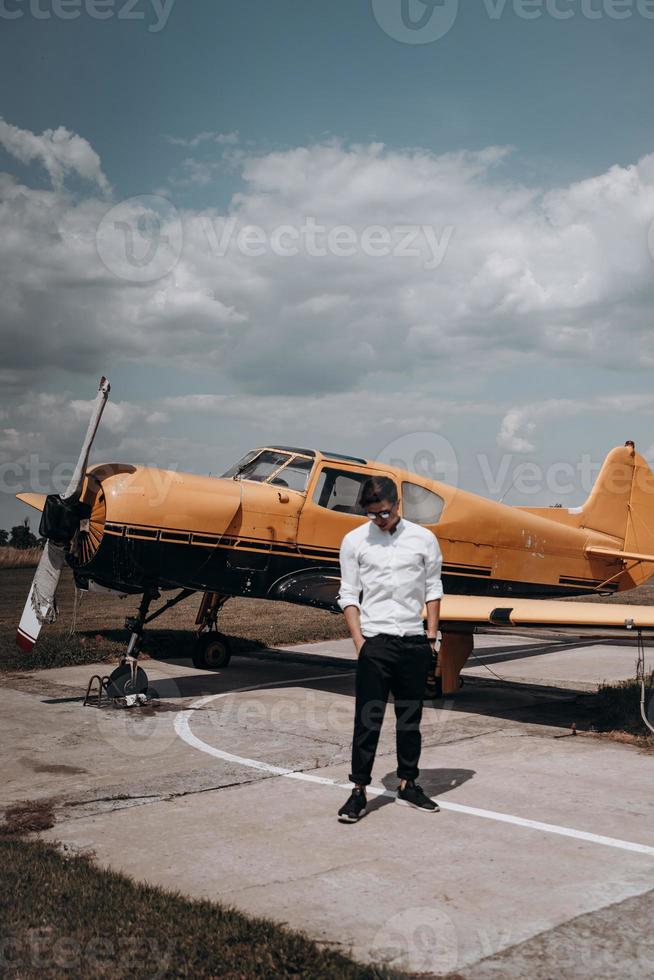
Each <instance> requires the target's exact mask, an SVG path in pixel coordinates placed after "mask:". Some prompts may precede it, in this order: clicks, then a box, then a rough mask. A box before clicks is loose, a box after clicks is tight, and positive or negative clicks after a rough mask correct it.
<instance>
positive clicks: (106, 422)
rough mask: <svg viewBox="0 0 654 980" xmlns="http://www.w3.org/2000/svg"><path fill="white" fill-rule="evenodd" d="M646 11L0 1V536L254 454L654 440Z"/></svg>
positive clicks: (588, 6) (590, 453)
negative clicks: (31, 494)
mask: <svg viewBox="0 0 654 980" xmlns="http://www.w3.org/2000/svg"><path fill="white" fill-rule="evenodd" d="M653 40H654V0H633V2H632V0H542V2H541V0H466V3H465V4H464V3H463V2H460V3H458V2H456V0H429V2H423V0H331V2H330V3H325V2H323V3H318V2H317V0H302V2H300V0H249V2H247V3H226V2H222V0H204V2H201V0H186V2H184V0H0V215H1V218H0V220H1V228H0V231H1V234H0V491H1V492H0V527H10V526H11V525H12V524H14V523H16V522H17V521H19V520H21V519H22V518H23V516H24V515H26V514H28V513H29V511H28V510H27V509H26V508H25V507H24V505H22V504H20V503H19V502H17V501H16V500H15V499H14V494H15V493H16V492H17V491H19V490H24V489H28V490H30V489H31V490H34V491H37V492H48V491H49V490H56V491H61V490H63V489H64V487H65V485H66V482H67V481H66V476H67V474H69V473H70V470H71V468H72V465H73V463H74V460H75V458H76V455H77V451H78V447H79V445H80V443H81V439H82V436H83V432H84V430H85V427H86V421H87V418H88V414H89V410H90V403H91V401H92V399H93V397H94V394H95V391H96V389H97V382H98V379H99V377H100V375H102V374H105V375H107V376H108V377H109V379H110V381H111V385H112V392H111V401H110V403H109V407H108V409H107V411H106V413H105V417H104V419H103V423H102V427H101V430H100V433H99V434H98V438H97V440H96V445H95V447H94V453H93V457H92V458H93V460H94V461H100V460H107V461H109V460H110V461H125V462H132V463H145V464H148V465H156V466H162V467H166V468H171V469H178V470H190V471H192V472H198V473H213V474H219V473H220V472H222V471H223V470H225V469H226V468H227V467H228V466H229V465H230V464H231V463H232V462H233V461H234V460H235V459H238V458H239V457H241V456H242V455H244V454H245V452H246V451H247V450H248V449H249V448H251V447H253V446H258V445H264V444H287V445H288V444H294V445H299V446H307V447H317V448H324V449H328V450H332V451H339V452H350V453H355V454H357V455H361V456H364V457H368V458H377V459H385V460H387V461H389V462H391V461H393V462H396V463H397V464H399V465H406V466H408V468H410V469H416V470H418V471H419V472H425V473H428V474H431V475H433V476H434V477H436V478H440V479H446V480H447V481H448V482H453V483H456V484H457V485H459V486H461V487H463V488H465V489H468V490H473V491H474V492H478V493H482V494H484V495H485V496H489V497H492V498H494V499H504V500H505V501H506V502H507V503H512V504H532V505H546V504H553V503H563V504H564V505H565V506H576V505H578V504H580V503H581V502H582V501H583V499H584V497H585V496H586V495H587V493H588V491H589V489H590V486H591V485H592V480H593V478H594V475H595V474H596V472H597V469H598V467H599V465H600V464H601V461H602V459H603V458H604V456H605V455H606V453H607V452H608V450H609V449H610V448H612V447H613V446H615V445H620V444H622V443H623V442H624V441H625V440H626V439H634V440H635V441H636V444H637V447H638V448H639V449H640V450H641V451H642V452H643V453H644V454H646V455H648V456H654V431H653V426H652V419H653V418H654V391H653V390H652V384H651V380H652V368H653V367H654V334H653V333H652V329H651V328H652V308H653V305H654V228H653V225H652V223H653V222H654V100H652V98H651V91H652V88H653V86H652V75H653V70H652V58H651V50H652V42H653Z"/></svg>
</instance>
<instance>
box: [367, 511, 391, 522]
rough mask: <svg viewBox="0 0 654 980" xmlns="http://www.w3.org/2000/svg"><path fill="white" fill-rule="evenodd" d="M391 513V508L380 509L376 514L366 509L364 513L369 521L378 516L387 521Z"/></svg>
mask: <svg viewBox="0 0 654 980" xmlns="http://www.w3.org/2000/svg"><path fill="white" fill-rule="evenodd" d="M392 513H393V511H392V510H380V511H378V512H377V513H376V514H375V513H373V512H372V511H368V512H367V513H366V517H367V518H368V520H369V521H376V520H377V518H378V517H381V519H382V521H387V520H388V518H389V517H390V516H391V514H392Z"/></svg>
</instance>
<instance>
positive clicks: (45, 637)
mask: <svg viewBox="0 0 654 980" xmlns="http://www.w3.org/2000/svg"><path fill="white" fill-rule="evenodd" d="M32 575H33V572H32V570H31V569H29V568H23V569H20V568H19V569H16V570H10V569H6V570H3V569H0V671H3V670H5V671H6V670H36V669H39V668H43V667H63V666H65V665H66V664H78V663H93V662H99V661H102V660H112V659H115V658H118V657H119V656H120V655H121V653H123V651H124V649H125V645H126V643H127V639H128V634H127V632H126V631H125V627H124V624H125V617H126V616H133V615H134V613H135V612H136V609H137V608H138V603H139V597H138V596H132V597H128V598H126V599H119V598H118V597H117V596H105V595H97V594H95V595H94V594H82V596H81V598H79V599H78V602H77V609H76V610H75V589H74V586H73V578H72V573H71V571H70V569H68V568H65V569H64V571H63V574H62V577H61V583H60V586H59V589H58V592H57V603H58V605H59V610H60V613H59V618H58V620H57V622H56V623H54V624H53V625H52V626H48V627H45V628H44V629H43V631H42V632H41V636H40V637H39V641H38V643H37V644H36V646H35V647H34V649H33V651H32V652H31V653H29V654H26V653H24V652H23V651H21V650H19V649H18V648H17V646H16V643H15V635H16V626H17V625H18V622H19V620H20V616H21V612H22V610H23V606H24V604H25V600H26V598H27V595H28V593H29V589H30V584H31V581H32ZM170 596H171V593H166V594H165V598H166V599H167V598H170ZM199 602H200V596H199V595H198V596H192V597H191V598H190V599H187V600H185V601H184V602H181V603H180V604H179V605H178V606H175V607H174V608H173V609H170V610H168V612H166V613H164V614H163V616H162V617H161V618H160V619H158V620H155V622H153V623H152V625H151V626H150V627H148V629H147V630H146V634H145V642H144V647H143V650H144V653H146V654H149V655H150V656H152V657H155V658H159V657H162V658H165V657H189V656H190V655H191V652H192V646H193V642H194V638H195V616H196V613H197V610H198V605H199ZM160 604H161V600H159V602H158V603H157V604H156V605H160ZM73 621H74V622H75V631H74V632H73V633H72V634H71V630H70V628H71V625H72V623H73ZM219 623H220V629H221V631H222V632H223V633H225V634H227V635H228V636H230V637H232V639H233V648H234V650H235V651H237V650H238V649H239V648H243V647H247V648H250V649H251V648H252V647H261V646H272V647H275V646H280V645H283V644H292V643H304V642H308V641H311V640H330V639H340V638H344V637H347V636H348V632H347V628H346V626H345V620H344V618H343V616H342V615H340V614H334V613H329V612H325V611H324V610H321V609H311V608H309V607H307V606H295V605H290V604H289V603H286V602H270V601H267V600H265V599H230V600H229V602H227V604H226V605H225V608H224V609H223V611H222V612H221V615H220V621H219Z"/></svg>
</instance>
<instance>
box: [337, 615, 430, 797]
mask: <svg viewBox="0 0 654 980" xmlns="http://www.w3.org/2000/svg"><path fill="white" fill-rule="evenodd" d="M431 665H432V652H431V647H430V645H429V642H428V641H427V638H426V637H425V636H424V634H420V635H417V636H391V635H390V634H389V633H379V634H378V635H377V636H372V637H370V638H369V639H367V640H366V642H365V643H364V644H363V646H362V647H361V650H360V652H359V660H358V663H357V674H356V709H355V717H354V737H353V739H352V772H351V773H350V781H351V782H353V783H356V784H357V785H359V786H368V784H369V783H370V782H371V773H372V766H373V762H374V761H375V753H376V751H377V744H378V742H379V733H380V732H381V727H382V722H383V720H384V713H385V711H386V703H387V701H388V695H389V693H391V694H392V695H393V698H394V701H395V738H396V745H397V775H398V777H399V778H400V779H415V778H416V777H417V775H418V760H419V759H420V747H421V739H420V719H421V718H422V699H423V695H424V693H425V684H426V681H427V675H428V674H429V670H430V668H431Z"/></svg>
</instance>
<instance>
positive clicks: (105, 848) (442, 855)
mask: <svg viewBox="0 0 654 980" xmlns="http://www.w3.org/2000/svg"><path fill="white" fill-rule="evenodd" d="M505 640H506V638H502V645H503V646H507V644H506V643H505ZM521 642H522V643H523V645H524V643H525V641H524V640H522V641H521ZM541 642H542V641H541ZM509 646H510V644H509ZM321 652H323V653H324V652H325V651H321ZM339 652H340V651H339ZM344 653H345V650H344V649H343V654H344ZM593 655H594V652H593V650H586V651H583V650H574V651H572V650H571V651H567V652H566V653H565V654H564V655H563V656H565V657H567V658H573V660H574V661H575V662H576V663H577V674H578V675H581V674H582V673H583V674H584V676H587V670H588V664H589V663H591V662H592V658H593ZM615 656H616V657H617V656H619V657H620V658H623V660H624V661H627V662H628V663H629V668H630V670H629V673H630V674H633V670H632V669H631V665H632V663H633V651H631V650H628V649H627V650H625V648H621V649H620V652H619V654H616V655H615ZM538 660H539V657H538V656H534V657H533V658H530V657H527V658H525V659H524V660H523V661H515V660H514V661H511V663H516V662H520V663H521V665H522V666H521V669H523V670H526V671H527V672H528V673H529V672H531V676H532V680H533V679H534V675H535V673H536V670H537V669H539V668H538V667H537V666H536V667H535V666H534V665H535V664H536V665H537V662H538ZM566 663H568V664H571V663H572V661H571V660H569V659H568V660H567V661H566ZM343 667H344V668H345V670H346V671H347V670H351V667H352V665H351V664H348V663H347V662H344V663H343ZM147 669H148V673H149V674H150V676H151V678H152V680H153V684H154V686H155V688H157V689H158V691H157V693H158V694H159V698H160V708H159V710H157V711H156V712H154V713H152V714H149V715H146V714H145V713H142V714H139V713H138V709H134V712H117V711H114V710H113V709H110V710H106V711H98V710H96V709H92V708H86V709H82V708H81V705H80V702H78V701H66V700H62V699H63V698H66V697H72V696H73V694H74V693H75V692H79V690H80V689H81V687H82V686H83V685H85V681H86V679H87V678H88V676H89V674H90V673H91V672H92V668H91V667H88V666H87V667H83V668H77V667H76V668H64V669H59V670H54V671H41V672H38V673H37V674H31V675H22V676H21V677H19V678H14V679H11V678H9V679H7V681H6V683H7V684H10V685H12V686H10V687H8V686H6V687H5V689H4V690H3V692H2V696H3V700H4V702H5V708H6V710H5V711H4V712H3V715H2V721H0V725H1V728H0V735H1V738H0V746H1V748H0V756H2V757H3V758H2V765H3V772H5V773H6V775H8V777H9V779H8V781H6V782H5V784H4V787H3V792H2V796H3V797H4V800H3V802H4V803H5V804H6V803H9V802H12V801H15V800H19V799H25V798H30V799H34V798H37V797H40V798H49V799H52V798H54V799H56V800H57V801H58V802H57V805H56V812H57V824H56V826H55V827H54V828H53V829H52V830H51V831H49V832H47V833H46V834H44V835H43V836H44V837H45V838H46V839H50V840H57V841H60V842H62V843H63V844H65V845H66V846H68V847H70V848H72V849H87V848H88V849H91V850H93V851H94V852H95V854H96V857H97V860H98V861H99V862H100V863H101V864H103V865H106V866H108V867H112V868H114V869H117V870H121V871H124V872H126V873H128V874H130V875H133V876H134V877H136V878H138V879H142V880H146V881H149V882H151V883H155V884H159V885H162V886H164V887H166V888H171V889H175V890H177V889H179V890H181V891H183V892H185V893H186V894H188V895H191V896H196V897H206V898H211V899H215V900H218V901H221V902H223V903H225V904H228V905H233V906H235V907H237V908H239V909H242V910H243V911H246V912H250V913H255V914H261V915H266V916H269V917H271V918H273V919H275V920H277V921H280V922H285V923H287V924H288V925H289V926H291V927H293V928H300V929H303V930H305V931H306V932H307V933H308V934H309V935H310V936H312V937H313V938H315V939H316V940H318V941H320V942H323V943H326V944H329V945H330V946H333V947H334V948H338V949H341V950H343V951H345V952H350V953H352V955H354V956H355V957H357V958H358V959H360V960H362V961H374V962H387V963H389V964H391V965H394V966H397V967H403V968H406V969H410V970H413V971H416V972H419V971H423V972H428V973H442V972H446V971H448V970H454V969H460V968H462V967H465V966H466V965H469V964H472V963H475V962H477V961H479V960H480V959H482V958H484V957H487V956H489V955H492V954H494V953H496V952H498V951H500V950H502V949H506V948H508V947H511V946H514V945H515V944H516V943H520V942H521V941H523V940H525V939H528V938H529V937H531V936H534V935H536V934H538V933H542V932H544V931H547V930H550V929H552V928H553V927H555V926H557V925H559V924H561V923H565V922H567V921H569V920H570V919H571V918H574V917H576V916H579V915H580V914H582V913H584V912H590V911H593V910H595V909H600V908H603V907H605V906H607V905H609V904H612V903H615V902H618V901H621V900H622V899H625V898H628V897H629V896H633V895H639V894H642V893H644V892H646V891H647V890H648V889H649V888H650V887H651V882H652V872H653V870H654V834H653V833H652V831H651V827H652V816H653V815H654V814H653V811H654V801H653V800H652V794H651V790H650V779H651V777H650V773H651V764H652V763H651V757H649V756H646V755H643V754H641V753H639V752H638V751H636V750H634V749H632V748H629V747H626V746H622V745H618V744H615V743H609V742H605V741H598V740H594V739H590V738H583V737H579V738H573V737H563V736H567V735H568V730H569V724H570V721H571V719H572V720H574V719H573V715H574V713H575V711H576V703H575V695H574V693H571V692H569V691H566V690H564V689H560V690H555V689H553V688H552V686H551V681H549V686H548V687H547V688H546V689H544V690H543V691H542V692H538V691H534V690H531V689H530V690H527V689H518V688H515V687H511V686H510V685H502V684H500V683H499V682H497V683H492V684H485V685H480V684H479V683H478V682H476V681H475V680H474V679H472V678H471V679H470V684H469V685H468V686H467V687H465V688H464V689H463V692H462V694H461V696H460V697H459V699H456V700H455V699H450V700H449V701H448V702H446V703H445V705H444V706H441V707H433V706H426V708H425V713H424V721H423V744H424V749H423V755H422V759H421V776H420V781H421V784H422V785H423V787H424V789H425V790H426V791H427V792H428V793H429V794H430V795H432V796H434V797H435V798H437V799H439V801H440V802H441V803H442V807H443V808H442V810H441V812H440V813H438V814H425V813H422V812H418V811H415V810H411V809H408V808H405V807H401V806H398V805H397V804H395V803H394V802H393V798H392V796H390V795H380V796H377V797H376V798H374V799H373V800H372V802H371V805H370V807H369V813H368V815H367V816H366V817H365V818H364V819H363V820H362V821H361V822H360V823H359V824H357V825H354V826H344V825H341V824H339V823H338V822H337V820H336V810H337V809H338V807H339V805H340V804H341V803H342V802H343V801H344V799H345V797H346V796H347V792H348V791H347V789H345V788H343V787H345V786H346V785H347V773H348V769H349V747H350V738H351V725H352V713H353V698H352V691H353V676H352V674H351V673H344V672H343V671H339V670H338V669H335V668H334V667H331V668H329V669H326V668H325V667H324V666H318V667H314V666H312V665H309V664H301V663H293V664H284V663H282V662H278V663H275V664H271V665H269V664H266V663H265V662H263V661H262V660H261V659H252V658H234V660H233V661H232V666H230V667H229V668H228V669H227V670H226V671H223V672H220V673H215V674H207V673H204V672H201V671H196V670H194V669H193V668H192V667H191V666H190V665H188V663H187V662H184V661H179V662H178V663H177V664H173V663H170V662H169V663H166V664H163V663H161V664H155V663H154V662H150V663H148V664H147ZM497 669H498V670H499V669H500V667H499V665H497ZM502 673H505V671H504V669H502ZM248 687H252V688H255V689H254V690H241V689H242V688H248ZM393 720H394V718H393V712H392V710H391V709H389V712H388V713H387V717H386V723H385V725H384V731H383V733H382V739H381V742H380V750H379V754H378V758H377V763H376V767H375V773H374V786H375V787H377V789H379V790H387V791H388V792H392V790H393V789H394V788H395V786H396V783H397V780H396V778H395V776H394V766H395V761H394V730H393ZM278 770H281V772H280V771H278ZM289 770H290V771H292V772H290V773H289ZM284 773H286V774H284ZM454 807H456V809H455V808H454ZM507 819H508V820H513V819H517V821H519V822H518V823H515V822H506V821H507ZM520 821H522V822H520ZM530 821H533V822H536V823H544V824H546V825H547V826H545V827H535V826H533V825H532V824H530V823H529V822H530ZM578 832H581V835H582V836H575V834H577V833H578ZM584 833H586V834H588V835H590V837H584V836H583V834H584ZM570 835H572V836H570ZM601 838H610V840H609V841H606V840H604V841H602V840H601ZM633 844H635V845H644V846H645V849H644V850H643V851H639V850H632V849H630V846H631V845H633ZM647 848H650V849H651V850H650V851H649V852H648V851H647ZM580 955H581V953H580Z"/></svg>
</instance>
